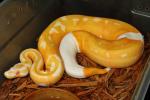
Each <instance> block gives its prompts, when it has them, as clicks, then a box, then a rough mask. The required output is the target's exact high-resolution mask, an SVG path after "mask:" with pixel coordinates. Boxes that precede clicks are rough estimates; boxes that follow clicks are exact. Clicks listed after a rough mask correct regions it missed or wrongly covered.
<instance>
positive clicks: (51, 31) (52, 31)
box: [49, 28, 59, 34]
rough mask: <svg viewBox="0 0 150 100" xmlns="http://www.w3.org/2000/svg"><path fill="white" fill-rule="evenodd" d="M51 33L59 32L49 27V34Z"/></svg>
mask: <svg viewBox="0 0 150 100" xmlns="http://www.w3.org/2000/svg"><path fill="white" fill-rule="evenodd" d="M53 33H59V32H58V31H57V30H56V29H55V28H51V30H50V31H49V34H53Z"/></svg>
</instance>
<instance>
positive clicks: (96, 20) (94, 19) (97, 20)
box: [93, 18, 101, 22]
mask: <svg viewBox="0 0 150 100" xmlns="http://www.w3.org/2000/svg"><path fill="white" fill-rule="evenodd" d="M93 21H94V22H99V21H101V19H100V18H93Z"/></svg>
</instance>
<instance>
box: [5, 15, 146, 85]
mask: <svg viewBox="0 0 150 100" xmlns="http://www.w3.org/2000/svg"><path fill="white" fill-rule="evenodd" d="M143 45H144V41H143V37H142V35H141V34H140V32H139V31H138V30H137V29H136V28H134V27H133V26H131V25H129V24H127V23H125V22H122V21H118V20H114V19H108V18H99V17H90V16H83V15H68V16H63V17H60V18H58V19H56V20H55V21H54V22H52V23H51V24H50V25H49V26H48V27H47V28H46V29H45V30H44V31H43V33H42V34H41V36H40V38H39V41H38V49H39V51H38V50H36V49H26V50H24V51H23V52H22V53H21V55H20V61H21V63H19V64H16V65H14V66H13V67H12V68H10V69H9V70H8V71H6V72H5V76H6V77H7V78H10V79H11V78H15V77H23V76H26V75H27V74H28V73H30V77H31V78H32V80H33V81H34V82H35V83H36V84H38V85H41V86H47V85H52V84H54V83H56V82H57V81H59V80H60V78H61V77H62V76H63V73H64V68H65V71H66V72H67V74H69V75H70V76H72V77H76V78H85V77H88V76H91V75H95V74H105V73H107V72H108V71H109V70H110V68H124V67H128V66H130V65H132V64H134V63H135V62H136V61H137V60H138V59H139V58H140V56H141V55H142V52H143ZM77 52H83V53H85V54H86V55H87V56H88V57H89V58H91V59H92V60H93V61H95V62H96V63H98V64H100V65H103V66H105V67H106V68H104V69H100V68H95V67H92V66H91V67H84V66H81V65H79V64H78V63H77V62H76V59H75V55H76V53H77ZM44 64H45V69H44Z"/></svg>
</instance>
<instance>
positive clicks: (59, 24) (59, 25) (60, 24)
mask: <svg viewBox="0 0 150 100" xmlns="http://www.w3.org/2000/svg"><path fill="white" fill-rule="evenodd" d="M54 27H60V29H61V30H62V31H63V32H65V30H66V27H65V25H63V24H62V23H61V22H59V21H58V22H56V23H55V25H54Z"/></svg>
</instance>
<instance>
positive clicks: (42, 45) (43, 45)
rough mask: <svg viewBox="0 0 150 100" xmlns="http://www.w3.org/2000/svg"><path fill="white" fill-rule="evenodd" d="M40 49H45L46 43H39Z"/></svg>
mask: <svg viewBox="0 0 150 100" xmlns="http://www.w3.org/2000/svg"><path fill="white" fill-rule="evenodd" d="M40 47H41V48H43V49H45V48H46V42H45V41H44V40H43V41H42V42H41V43H40Z"/></svg>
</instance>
